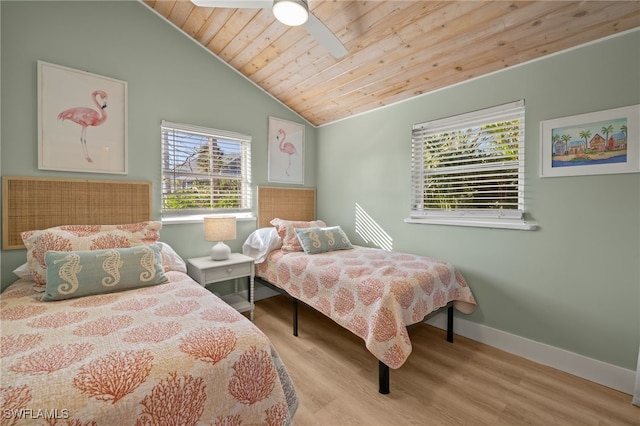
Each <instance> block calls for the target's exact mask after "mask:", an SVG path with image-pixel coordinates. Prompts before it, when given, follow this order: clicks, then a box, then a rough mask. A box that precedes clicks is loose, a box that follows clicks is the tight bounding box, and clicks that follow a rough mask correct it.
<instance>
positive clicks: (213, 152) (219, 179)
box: [162, 121, 251, 216]
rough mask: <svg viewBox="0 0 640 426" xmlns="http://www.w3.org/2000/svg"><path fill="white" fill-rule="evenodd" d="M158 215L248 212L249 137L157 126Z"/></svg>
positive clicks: (185, 126)
mask: <svg viewBox="0 0 640 426" xmlns="http://www.w3.org/2000/svg"><path fill="white" fill-rule="evenodd" d="M162 211H163V215H165V216H166V215H169V216H171V215H194V214H211V213H214V214H215V213H218V212H219V213H241V212H250V211H251V136H248V135H243V134H240V133H234V132H228V131H224V130H218V129H210V128H206V127H198V126H192V125H188V124H179V123H172V122H169V121H163V122H162Z"/></svg>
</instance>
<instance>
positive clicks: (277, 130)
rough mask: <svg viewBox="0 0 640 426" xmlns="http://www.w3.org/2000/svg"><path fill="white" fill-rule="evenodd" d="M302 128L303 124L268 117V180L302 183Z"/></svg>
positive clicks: (303, 128)
mask: <svg viewBox="0 0 640 426" xmlns="http://www.w3.org/2000/svg"><path fill="white" fill-rule="evenodd" d="M304 130H305V126H304V124H299V123H294V122H293V121H287V120H282V119H280V118H275V117H269V143H268V145H269V147H268V149H269V153H268V157H269V165H268V168H269V170H268V180H269V182H274V183H290V184H298V185H303V184H304Z"/></svg>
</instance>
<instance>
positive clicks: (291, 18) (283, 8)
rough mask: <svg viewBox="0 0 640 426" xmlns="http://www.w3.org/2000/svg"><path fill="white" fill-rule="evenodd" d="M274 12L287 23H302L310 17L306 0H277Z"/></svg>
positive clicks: (274, 4) (281, 20) (280, 19)
mask: <svg viewBox="0 0 640 426" xmlns="http://www.w3.org/2000/svg"><path fill="white" fill-rule="evenodd" d="M273 14H274V16H275V17H276V19H277V20H278V21H280V22H282V23H283V24H285V25H290V26H297V25H302V24H304V23H305V22H307V19H309V7H308V6H307V2H306V1H304V0H275V1H274V2H273Z"/></svg>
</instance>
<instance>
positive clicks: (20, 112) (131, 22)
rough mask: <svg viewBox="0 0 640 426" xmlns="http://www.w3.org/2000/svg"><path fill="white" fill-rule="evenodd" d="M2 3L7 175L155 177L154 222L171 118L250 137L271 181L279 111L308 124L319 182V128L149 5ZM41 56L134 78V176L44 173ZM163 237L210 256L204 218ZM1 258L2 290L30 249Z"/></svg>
mask: <svg viewBox="0 0 640 426" xmlns="http://www.w3.org/2000/svg"><path fill="white" fill-rule="evenodd" d="M0 7H1V10H2V11H1V14H0V16H1V18H2V25H1V31H2V34H1V42H2V52H1V53H2V62H1V66H2V68H1V74H0V76H1V78H2V87H1V91H2V109H1V111H2V134H1V136H2V140H1V143H2V145H1V152H2V161H1V166H2V169H1V173H2V175H20V176H22V175H33V176H51V177H65V178H89V179H128V180H150V181H151V182H152V183H153V187H154V190H155V192H154V199H153V207H154V218H155V219H160V208H161V207H160V197H159V193H158V191H159V189H160V175H161V172H160V122H161V121H162V120H163V119H166V120H170V121H174V122H183V123H189V124H195V125H201V126H207V127H213V128H218V129H224V130H230V131H234V132H240V133H245V134H249V135H251V136H252V137H253V142H252V172H253V184H254V187H255V185H265V184H268V182H267V132H268V117H269V116H274V117H279V118H283V119H286V120H291V121H295V122H299V123H304V124H306V129H305V185H306V186H314V185H315V176H316V170H315V161H314V159H315V145H316V143H315V133H316V130H315V128H313V127H312V126H310V125H309V124H308V123H306V122H305V121H304V120H302V119H301V118H300V117H299V116H297V115H295V114H294V113H292V112H291V111H290V110H289V109H287V108H286V107H284V106H283V105H282V104H280V103H279V102H277V101H275V100H274V99H273V98H271V97H270V96H268V95H266V94H265V93H264V92H263V91H262V90H261V89H259V88H257V86H255V85H253V84H251V83H248V82H247V81H246V79H244V77H242V76H240V75H239V74H238V73H237V72H235V71H233V70H232V69H231V68H229V67H228V66H227V65H226V64H224V63H223V62H221V61H220V60H218V59H217V58H215V57H214V56H213V55H211V54H209V53H208V52H207V51H206V50H205V49H203V48H202V47H200V46H198V45H197V44H196V43H194V42H193V41H191V40H190V39H189V38H188V37H187V36H185V35H184V34H183V33H181V32H180V31H179V30H177V29H176V28H174V27H173V26H171V25H169V24H167V22H166V21H164V20H162V19H161V18H160V17H159V16H157V15H156V14H155V12H153V11H152V10H151V9H149V8H148V7H147V6H145V5H144V4H142V3H139V2H136V1H127V2H95V1H91V2H78V1H70V2H52V1H46V2H7V1H1V2H0ZM38 60H41V61H45V62H50V63H54V64H59V65H63V66H66V67H70V68H74V69H78V70H85V71H89V72H91V73H94V74H98V75H103V76H107V77H111V78H115V79H119V80H124V81H126V82H128V108H129V110H128V113H129V116H128V130H129V133H128V142H129V173H128V175H126V176H121V175H108V174H105V175H101V174H87V173H62V172H53V171H46V170H38V166H37V164H38V151H37V141H38V137H37V125H38V121H37V86H36V83H37V69H36V61H38ZM89 132H90V130H89ZM254 199H255V193H254ZM255 225H256V223H255V221H248V222H245V221H243V222H239V225H238V238H237V240H236V241H234V242H230V243H229V245H230V246H231V248H232V249H233V250H235V251H240V248H241V245H242V242H243V241H244V240H245V238H246V237H247V236H248V235H249V233H250V232H251V231H252V230H253V229H255ZM161 240H163V241H166V242H168V243H170V244H171V245H172V246H173V247H174V248H175V249H176V250H177V251H178V253H180V254H181V255H182V256H183V257H185V258H188V257H194V256H204V255H206V254H207V251H208V249H209V247H210V243H207V242H205V241H204V240H203V238H202V224H188V225H187V224H183V225H165V226H164V228H163V230H162V232H161ZM0 259H1V261H2V288H4V287H6V286H7V285H8V284H10V283H11V282H12V281H13V280H14V276H13V274H12V273H11V271H12V270H13V269H14V268H15V267H16V266H18V265H20V264H21V263H23V262H24V259H25V251H24V250H12V251H3V252H2V253H1V258H0Z"/></svg>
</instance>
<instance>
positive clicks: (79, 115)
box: [58, 90, 108, 163]
mask: <svg viewBox="0 0 640 426" xmlns="http://www.w3.org/2000/svg"><path fill="white" fill-rule="evenodd" d="M107 97H108V96H107V92H105V91H103V90H96V91H94V92H93V93H92V94H91V99H93V103H95V104H96V105H97V106H98V110H97V111H96V110H95V109H91V108H88V107H75V108H70V109H68V110H65V111H62V112H61V113H60V114H58V120H62V121H64V120H71V121H73V122H74V123H78V124H79V125H80V126H82V130H81V131H80V145H81V146H82V151H83V152H84V158H85V159H86V160H87V161H88V162H89V163H93V160H92V159H91V157H89V151H88V149H87V127H89V126H99V125H101V124H102V123H104V122H105V121H106V120H107V113H106V112H105V110H104V109H105V108H106V107H107ZM98 98H100V100H98Z"/></svg>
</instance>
